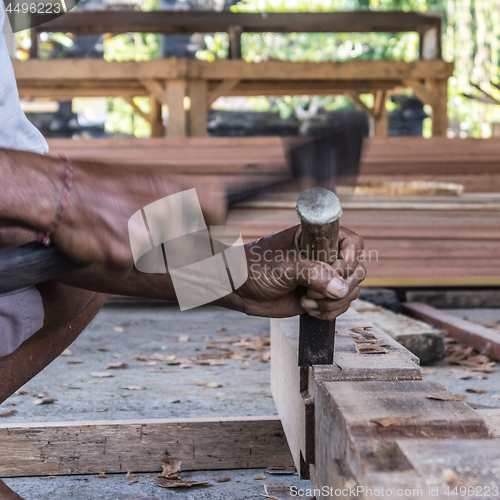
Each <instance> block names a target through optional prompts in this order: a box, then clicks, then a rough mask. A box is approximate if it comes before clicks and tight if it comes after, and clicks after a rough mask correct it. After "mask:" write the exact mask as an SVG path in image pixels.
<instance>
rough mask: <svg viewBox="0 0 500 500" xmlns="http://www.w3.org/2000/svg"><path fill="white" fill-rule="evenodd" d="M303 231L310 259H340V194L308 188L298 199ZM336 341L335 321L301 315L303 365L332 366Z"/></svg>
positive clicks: (303, 244) (302, 245)
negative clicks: (338, 196) (338, 195)
mask: <svg viewBox="0 0 500 500" xmlns="http://www.w3.org/2000/svg"><path fill="white" fill-rule="evenodd" d="M297 213H298V215H299V217H300V221H301V226H302V232H301V235H300V244H299V247H300V251H301V253H302V254H303V256H304V257H305V258H307V259H309V260H317V261H321V262H326V263H327V264H331V263H333V262H335V261H336V260H337V258H338V251H339V242H338V240H339V217H340V216H341V215H342V208H341V206H340V201H339V199H338V198H337V196H336V195H335V194H334V193H332V192H331V191H329V190H328V189H324V188H319V187H315V188H311V189H308V190H307V191H304V192H303V193H302V194H301V195H300V196H299V199H298V200H297ZM334 344H335V320H333V321H328V320H322V319H318V318H315V317H314V316H310V315H309V314H307V313H304V314H302V315H301V316H300V329H299V366H312V365H331V364H333V352H334Z"/></svg>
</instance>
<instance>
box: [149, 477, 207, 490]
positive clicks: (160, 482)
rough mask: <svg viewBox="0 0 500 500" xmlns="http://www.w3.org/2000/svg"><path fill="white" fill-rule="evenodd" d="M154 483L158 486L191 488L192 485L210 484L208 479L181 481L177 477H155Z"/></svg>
mask: <svg viewBox="0 0 500 500" xmlns="http://www.w3.org/2000/svg"><path fill="white" fill-rule="evenodd" d="M155 483H156V485H157V486H159V487H160V488H192V487H193V486H203V485H206V484H210V482H209V481H182V480H179V479H167V478H165V477H156V478H155Z"/></svg>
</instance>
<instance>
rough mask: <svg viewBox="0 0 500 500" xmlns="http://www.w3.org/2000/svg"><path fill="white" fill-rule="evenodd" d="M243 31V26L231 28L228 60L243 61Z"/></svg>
mask: <svg viewBox="0 0 500 500" xmlns="http://www.w3.org/2000/svg"><path fill="white" fill-rule="evenodd" d="M242 32H243V29H242V27H241V26H230V27H229V31H228V34H229V52H228V59H241V34H242Z"/></svg>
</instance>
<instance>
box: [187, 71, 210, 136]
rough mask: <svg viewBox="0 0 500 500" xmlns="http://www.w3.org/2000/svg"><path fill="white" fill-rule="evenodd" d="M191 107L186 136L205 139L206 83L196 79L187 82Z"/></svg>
mask: <svg viewBox="0 0 500 500" xmlns="http://www.w3.org/2000/svg"><path fill="white" fill-rule="evenodd" d="M188 91H189V97H190V98H191V107H190V109H189V112H188V135H189V136H190V137H205V136H206V135H207V118H208V109H207V82H206V80H202V79H196V80H190V81H189V89H188Z"/></svg>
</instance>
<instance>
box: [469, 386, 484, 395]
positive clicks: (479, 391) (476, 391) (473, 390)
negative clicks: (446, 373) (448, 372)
mask: <svg viewBox="0 0 500 500" xmlns="http://www.w3.org/2000/svg"><path fill="white" fill-rule="evenodd" d="M465 392H474V393H476V394H484V393H485V392H486V391H485V390H484V389H475V388H474V387H468V388H467V389H465Z"/></svg>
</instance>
